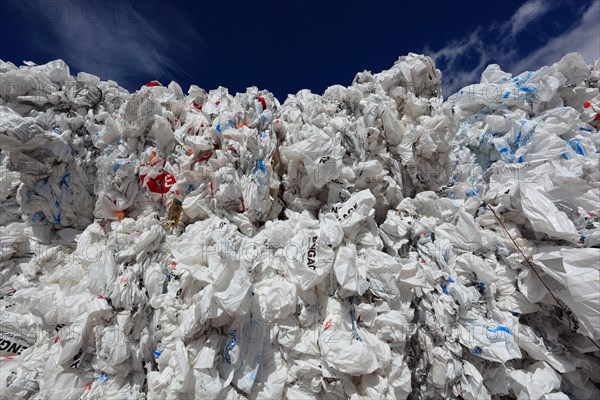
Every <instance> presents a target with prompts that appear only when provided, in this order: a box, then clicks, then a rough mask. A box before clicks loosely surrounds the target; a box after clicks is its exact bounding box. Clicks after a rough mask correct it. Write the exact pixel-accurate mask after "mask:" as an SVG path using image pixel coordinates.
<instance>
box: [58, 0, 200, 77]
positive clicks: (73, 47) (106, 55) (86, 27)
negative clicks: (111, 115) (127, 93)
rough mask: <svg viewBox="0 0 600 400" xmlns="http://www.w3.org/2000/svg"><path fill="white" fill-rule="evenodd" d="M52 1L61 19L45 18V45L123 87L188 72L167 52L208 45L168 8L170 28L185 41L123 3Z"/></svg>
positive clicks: (83, 67) (83, 68) (78, 67)
mask: <svg viewBox="0 0 600 400" xmlns="http://www.w3.org/2000/svg"><path fill="white" fill-rule="evenodd" d="M55 4H57V5H58V7H59V8H57V9H58V10H59V11H60V14H57V13H55V15H58V16H60V18H54V19H55V20H54V21H50V20H48V21H46V22H51V23H48V24H47V25H48V27H49V28H48V29H49V30H50V32H49V33H50V36H49V37H47V38H46V41H47V44H46V46H55V47H58V48H59V49H60V51H61V57H62V58H64V59H65V61H67V63H69V64H70V65H71V66H72V67H75V68H76V69H78V70H82V71H86V72H90V73H94V74H97V75H99V76H100V77H101V78H103V79H113V80H115V81H117V82H119V84H121V85H123V86H126V87H127V86H129V87H131V86H132V85H133V84H134V83H135V82H138V81H139V79H140V77H143V78H144V79H145V78H148V79H161V78H162V79H170V78H171V77H172V76H173V75H174V74H179V75H187V76H189V74H187V73H186V71H185V70H184V69H183V68H181V67H180V66H179V65H178V63H176V62H174V61H173V60H172V58H171V56H170V54H173V52H174V47H177V49H176V50H177V51H178V52H182V51H188V52H190V53H191V52H192V51H196V52H197V51H198V48H199V47H200V48H201V47H202V46H203V45H205V44H206V43H205V41H204V39H203V38H202V36H201V35H200V34H199V33H198V32H197V31H196V30H195V29H194V28H193V27H192V26H191V25H190V24H189V23H188V22H187V21H186V19H185V18H184V17H183V16H182V15H180V14H178V13H177V12H176V10H169V24H170V26H169V28H170V29H169V31H172V30H175V31H176V33H178V34H180V35H181V36H183V37H185V39H186V40H185V41H181V40H172V38H170V37H167V36H165V35H164V33H163V32H162V30H161V29H160V27H158V26H156V25H155V24H154V23H153V21H150V20H148V19H147V18H146V17H144V16H143V15H142V14H141V13H140V12H138V11H136V10H135V9H134V8H133V7H132V6H131V5H130V4H129V3H127V2H124V1H123V2H121V1H117V2H110V1H107V2H98V3H94V2H91V3H90V2H82V3H77V2H74V1H73V0H65V1H58V2H56V3H55ZM90 4H95V7H90V6H89V5H90ZM138 4H139V3H138ZM142 4H143V3H142ZM165 7H168V5H166V6H165ZM165 12H167V10H165ZM177 39H180V38H179V37H178V38H177Z"/></svg>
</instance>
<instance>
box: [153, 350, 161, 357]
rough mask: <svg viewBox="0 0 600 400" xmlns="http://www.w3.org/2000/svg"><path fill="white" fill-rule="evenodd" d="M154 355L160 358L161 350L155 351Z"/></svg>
mask: <svg viewBox="0 0 600 400" xmlns="http://www.w3.org/2000/svg"><path fill="white" fill-rule="evenodd" d="M152 354H153V355H154V357H156V358H158V357H160V355H161V352H160V351H159V350H156V351H153V352H152Z"/></svg>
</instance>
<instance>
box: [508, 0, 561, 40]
mask: <svg viewBox="0 0 600 400" xmlns="http://www.w3.org/2000/svg"><path fill="white" fill-rule="evenodd" d="M551 9H552V6H551V5H550V3H547V2H544V1H542V0H530V1H528V2H527V3H525V4H523V5H522V6H521V7H519V9H518V10H517V11H516V12H515V13H514V14H513V16H512V17H511V19H510V20H508V21H507V22H506V23H505V24H504V26H503V27H502V29H501V30H503V31H504V30H506V28H509V31H510V35H511V36H512V37H513V38H514V37H516V36H517V34H518V33H519V32H521V31H522V30H523V29H525V28H526V27H527V25H528V24H531V23H533V22H534V21H536V20H537V19H539V18H541V17H542V16H543V15H544V14H546V13H547V12H548V11H550V10H551Z"/></svg>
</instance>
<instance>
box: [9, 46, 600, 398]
mask: <svg viewBox="0 0 600 400" xmlns="http://www.w3.org/2000/svg"><path fill="white" fill-rule="evenodd" d="M599 79H600V60H597V61H596V62H595V63H594V64H586V62H585V61H584V60H583V58H582V56H581V55H579V54H577V53H570V54H567V55H566V56H565V57H564V58H562V59H561V60H560V61H559V62H557V63H555V64H554V65H552V66H546V67H543V68H541V69H539V70H537V71H527V72H524V73H522V74H520V75H518V76H512V75H511V74H509V73H506V72H503V71H502V70H501V69H500V67H499V66H498V65H490V66H488V67H487V68H486V69H485V71H484V72H483V74H482V76H481V83H478V84H474V85H471V86H468V87H465V88H463V89H462V90H460V91H458V92H457V93H455V94H454V95H452V96H450V97H449V98H447V99H444V98H443V97H442V86H441V73H440V71H439V70H438V69H436V67H435V64H434V63H433V60H432V59H431V58H429V57H426V56H422V55H416V54H409V55H408V56H405V57H400V58H399V59H398V61H397V62H396V63H395V64H394V66H393V67H392V68H391V69H389V70H386V71H383V72H381V73H378V74H372V73H370V72H367V71H365V72H361V73H358V74H357V75H356V77H355V78H354V81H353V82H352V85H351V86H349V87H344V86H339V85H336V86H332V87H329V88H328V89H327V90H326V91H325V92H324V93H323V95H317V94H314V93H311V92H310V91H309V90H302V91H300V92H298V93H297V94H296V95H289V96H288V98H287V99H286V101H285V102H284V103H283V104H281V103H280V102H279V101H278V100H277V99H276V98H275V97H274V96H273V95H272V94H271V93H269V92H268V91H265V90H259V89H257V88H255V87H251V88H248V89H247V90H246V92H245V93H238V94H236V95H231V94H229V93H228V91H227V89H225V88H222V87H219V88H218V89H216V90H211V91H210V92H206V91H205V90H203V89H201V88H199V87H197V86H191V87H190V88H189V90H188V91H187V94H185V93H184V92H183V91H182V89H181V87H180V86H179V85H178V84H177V83H175V82H171V83H170V84H169V85H168V86H163V85H161V84H160V83H159V82H157V81H152V82H149V83H148V84H146V85H145V86H143V87H142V88H140V90H138V91H136V92H135V93H129V92H128V91H127V90H125V89H124V88H122V87H120V86H119V85H118V84H117V83H116V82H114V81H110V80H109V81H101V80H100V79H99V78H98V77H96V76H94V75H91V74H87V73H83V72H81V73H79V74H77V76H76V77H74V76H71V75H70V72H69V68H68V66H67V65H66V64H65V63H64V62H63V61H61V60H56V61H52V62H49V63H47V64H45V65H36V64H34V63H29V62H28V63H26V65H23V66H21V67H17V66H15V65H14V64H12V63H10V62H0V97H1V98H0V149H1V153H0V164H1V170H0V202H1V203H2V207H1V214H0V225H1V228H0V229H1V246H2V248H1V251H2V252H1V254H0V398H2V399H8V398H11V399H12V398H31V399H77V398H81V399H112V398H115V399H116V398H119V399H143V398H147V399H194V398H196V399H242V398H248V399H279V398H286V399H304V398H322V399H373V398H381V399H406V398H411V399H420V398H462V399H473V400H480V399H492V398H494V399H499V398H518V399H555V400H556V399H561V400H562V399H564V400H566V399H592V398H596V399H597V398H600V390H599V387H600V347H598V346H599V345H600V312H599V311H598V310H600V278H599V273H600V222H599V214H600V168H599V160H600V133H599V132H598V130H599V129H600V93H599V89H598V87H599ZM503 396H507V397H503Z"/></svg>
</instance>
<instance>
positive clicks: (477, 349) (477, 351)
mask: <svg viewBox="0 0 600 400" xmlns="http://www.w3.org/2000/svg"><path fill="white" fill-rule="evenodd" d="M481 353H483V350H482V349H481V347H479V346H477V347H475V349H474V350H473V354H475V355H476V356H480V355H481Z"/></svg>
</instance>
